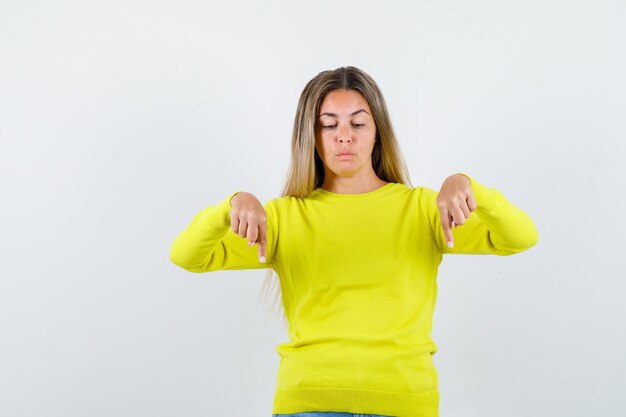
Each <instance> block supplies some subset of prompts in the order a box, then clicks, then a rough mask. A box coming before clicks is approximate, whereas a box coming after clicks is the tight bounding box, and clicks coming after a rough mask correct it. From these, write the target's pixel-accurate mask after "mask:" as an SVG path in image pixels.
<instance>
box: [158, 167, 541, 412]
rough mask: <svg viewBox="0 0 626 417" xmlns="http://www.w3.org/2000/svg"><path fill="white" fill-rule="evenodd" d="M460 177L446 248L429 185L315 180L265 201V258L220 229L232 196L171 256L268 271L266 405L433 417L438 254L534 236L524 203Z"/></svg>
mask: <svg viewBox="0 0 626 417" xmlns="http://www.w3.org/2000/svg"><path fill="white" fill-rule="evenodd" d="M463 175H466V174H463ZM466 176H467V177H468V178H469V179H470V182H471V187H472V190H473V193H474V197H475V199H476V203H477V208H476V210H475V211H474V212H473V213H472V214H471V215H470V217H469V218H468V219H467V220H466V222H465V224H464V225H461V226H459V227H457V228H455V229H453V235H454V247H453V248H451V249H450V248H448V246H447V242H446V241H445V237H444V234H443V229H442V227H441V220H440V215H439V210H438V208H437V205H436V197H437V194H438V193H437V191H435V190H433V189H431V188H428V187H422V186H418V187H414V188H410V187H408V186H407V185H405V184H402V183H387V184H386V185H384V186H382V187H380V188H378V189H376V190H374V191H371V192H367V193H361V194H337V193H333V192H329V191H326V190H324V189H321V188H316V189H315V190H314V191H313V192H312V193H311V194H310V195H309V196H308V197H306V198H296V197H287V196H284V197H278V198H274V199H272V200H270V201H268V202H267V203H265V204H264V208H265V211H266V214H267V253H266V262H265V263H260V262H259V259H258V246H257V245H253V246H252V247H249V246H248V244H247V239H246V238H242V237H239V236H238V235H237V234H236V233H234V232H233V231H232V230H231V229H230V209H231V206H230V199H231V198H232V197H233V196H234V195H235V194H236V193H232V194H230V195H229V196H228V197H227V198H225V199H224V200H223V201H221V202H220V203H219V204H216V205H212V206H209V207H206V208H205V209H204V210H202V211H200V212H199V213H198V214H197V215H196V216H195V218H194V219H193V220H192V222H191V223H190V224H189V225H188V226H187V227H186V228H185V230H184V231H182V233H180V234H179V235H178V237H177V238H176V240H175V241H174V244H173V246H172V248H171V254H170V258H171V260H172V262H173V263H174V264H176V265H178V266H180V267H181V268H184V269H185V270H187V271H191V272H209V271H217V270H222V269H226V270H227V269H231V270H232V269H254V268H256V269H259V268H273V269H274V270H275V271H276V273H277V275H278V277H279V279H280V284H281V289H282V303H283V307H284V312H285V316H286V318H287V320H288V323H289V330H288V333H289V339H290V341H289V342H286V343H281V344H279V345H278V346H277V347H276V352H277V353H278V355H279V356H280V358H281V360H280V365H279V369H278V372H277V381H276V391H275V397H274V405H273V410H272V412H273V413H276V414H289V413H297V412H305V411H335V412H350V413H370V414H382V415H387V416H398V417H436V416H438V406H439V390H438V379H437V371H436V369H435V367H434V365H433V361H432V355H433V354H434V353H435V352H436V351H437V346H436V345H435V343H434V342H433V340H432V339H431V325H432V315H433V310H434V307H435V300H436V296H437V280H436V277H437V270H438V266H439V264H440V263H441V261H442V257H443V255H444V254H448V253H452V254H454V253H456V254H495V255H511V254H514V253H518V252H521V251H524V250H526V249H528V248H530V247H531V246H533V245H534V244H535V243H536V242H537V239H538V236H537V229H536V227H535V225H534V223H533V221H532V220H531V219H530V217H529V216H528V215H527V214H526V213H525V212H524V211H522V210H520V209H519V208H517V207H516V206H514V205H513V204H511V203H510V202H509V201H507V200H506V199H505V197H504V196H503V195H502V194H501V193H500V192H499V191H498V190H496V189H494V188H489V187H486V186H483V185H481V184H480V183H478V182H477V181H476V180H475V179H473V178H471V177H470V176H469V175H466Z"/></svg>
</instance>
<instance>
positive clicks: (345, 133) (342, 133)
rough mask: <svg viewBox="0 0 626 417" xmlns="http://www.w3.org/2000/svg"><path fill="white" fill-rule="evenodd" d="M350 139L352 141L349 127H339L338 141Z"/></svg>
mask: <svg viewBox="0 0 626 417" xmlns="http://www.w3.org/2000/svg"><path fill="white" fill-rule="evenodd" d="M351 141H352V138H350V129H348V128H347V127H344V128H343V129H340V130H339V142H341V143H346V142H351Z"/></svg>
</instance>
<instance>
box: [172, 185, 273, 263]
mask: <svg viewBox="0 0 626 417" xmlns="http://www.w3.org/2000/svg"><path fill="white" fill-rule="evenodd" d="M235 194H237V192H234V193H232V194H230V195H229V196H228V197H227V198H226V199H224V200H222V201H221V202H220V203H219V204H216V205H212V206H209V207H206V208H205V209H203V210H202V211H200V212H199V213H198V214H197V215H196V216H195V217H194V218H193V220H192V221H191V223H190V224H189V225H188V226H187V227H186V228H185V229H184V230H183V231H182V232H181V233H180V234H179V235H178V236H177V237H176V239H175V240H174V243H173V244H172V247H171V250H170V260H171V261H172V263H174V264H175V265H177V266H179V267H181V268H183V269H185V270H187V271H189V272H211V271H218V270H221V269H260V268H272V267H273V262H274V249H275V242H276V239H277V236H278V222H277V219H278V215H277V204H276V203H277V202H278V199H274V200H271V201H269V202H268V203H266V204H265V205H264V208H265V211H266V213H267V254H266V260H265V263H261V262H260V261H259V258H258V249H257V247H256V245H253V246H248V242H247V239H246V238H245V237H243V238H242V237H240V236H239V235H237V234H236V233H235V232H234V231H233V230H232V229H231V221H230V210H231V204H230V200H231V199H232V198H233V197H234V196H235Z"/></svg>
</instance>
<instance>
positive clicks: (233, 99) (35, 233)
mask: <svg viewBox="0 0 626 417" xmlns="http://www.w3.org/2000/svg"><path fill="white" fill-rule="evenodd" d="M625 21H626V6H625V5H624V3H623V2H622V1H620V0H615V1H597V0H595V1H571V0H569V1H566V0H561V1H550V0H532V1H528V0H525V1H505V2H502V1H495V0H494V1H471V2H468V1H404V2H373V1H316V2H308V1H306V2H305V1H263V2H252V1H247V2H241V1H232V2H226V1H223V2H211V1H136V0H124V1H106V2H105V1H101V2H79V1H55V2H45V1H18V0H13V1H8V0H2V1H0V138H1V146H0V185H1V187H0V191H1V192H0V210H1V214H2V215H1V217H0V236H1V246H0V249H1V254H2V255H1V256H2V262H1V263H0V274H1V279H0V416H2V417H25V416H41V417H83V416H92V417H100V416H151V417H169V416H189V417H196V416H198V417H199V416H225V417H226V416H233V417H234V416H251V417H257V416H258V417H269V416H271V408H272V402H273V395H274V389H275V382H276V371H277V367H278V363H279V359H280V358H279V356H278V354H277V353H276V351H275V347H276V345H277V344H279V343H282V342H286V341H287V340H288V338H287V333H286V331H284V329H283V328H282V323H281V318H280V315H278V314H277V313H276V312H272V311H271V303H270V300H263V298H262V283H263V278H264V274H265V270H245V271H218V272H214V273H205V274H193V273H190V272H187V271H184V270H182V269H180V268H178V267H176V266H175V265H173V264H172V263H171V262H170V259H169V251H170V247H171V245H172V243H173V241H174V239H175V238H176V236H177V235H178V233H180V232H181V231H182V230H183V229H184V228H185V227H186V226H187V225H188V224H189V223H190V221H191V220H192V218H193V217H194V216H195V215H196V214H197V213H198V212H199V211H200V210H202V209H203V208H205V207H207V206H209V205H214V204H217V203H219V202H220V201H222V200H223V199H224V198H225V197H226V196H227V195H228V194H229V193H230V192H232V191H237V190H243V191H249V192H252V193H253V194H255V195H256V196H257V197H258V198H259V200H261V201H262V202H263V203H264V202H266V201H267V200H269V199H271V198H274V197H277V196H279V193H280V192H281V190H282V186H283V184H284V180H285V176H286V173H287V167H288V163H289V150H290V146H291V129H292V125H293V117H294V115H295V110H296V104H297V100H298V97H299V95H300V92H301V91H302V89H303V88H304V85H305V84H306V82H308V81H309V80H310V79H311V78H312V77H314V76H315V75H317V73H319V72H320V71H322V70H327V69H334V68H337V67H340V66H346V65H353V66H357V67H359V68H361V69H363V70H364V71H366V72H367V73H369V74H370V75H371V76H372V77H373V78H374V79H375V80H376V81H377V83H378V84H379V86H380V87H381V89H382V92H383V94H384V96H385V98H386V100H387V104H388V107H389V111H390V114H391V118H392V122H393V124H394V127H395V130H396V134H397V136H398V139H399V141H400V146H401V150H402V152H403V154H404V156H405V158H406V162H407V165H408V167H409V171H410V174H411V180H412V183H413V186H417V185H422V186H428V187H431V188H434V189H436V190H437V191H438V190H439V189H440V187H441V184H442V183H443V181H444V180H445V178H446V177H447V176H449V175H451V174H453V173H455V172H459V171H464V172H467V173H469V174H470V175H472V176H473V177H474V178H475V179H476V180H477V181H480V182H481V183H482V184H484V185H486V186H489V187H494V188H496V189H498V190H499V191H501V192H502V193H503V194H504V196H505V197H506V198H507V199H509V201H511V202H512V203H513V204H515V205H517V206H518V207H520V208H522V209H523V210H524V211H526V212H527V213H528V214H529V215H530V216H531V218H532V219H533V220H534V222H535V223H536V225H537V228H538V231H539V242H538V243H537V245H536V246H534V247H533V248H531V249H530V250H528V251H527V252H524V253H521V254H517V255H513V256H509V257H497V256H495V255H486V256H477V255H473V256H470V255H447V256H445V257H444V260H443V263H442V265H441V267H440V269H439V276H438V284H439V296H438V302H437V306H436V309H435V315H434V322H433V326H434V330H433V338H434V341H435V343H436V344H437V345H438V347H439V350H438V352H437V353H436V355H435V356H434V361H435V365H436V367H437V369H438V371H439V377H440V392H441V404H440V409H441V415H442V417H443V416H445V417H452V416H464V417H465V416H476V417H487V416H494V417H495V416H508V417H514V416H520V417H521V416H524V417H526V416H567V417H574V416H581V417H582V416H585V417H588V416H614V415H621V413H623V409H624V407H626V402H625V400H624V395H623V390H624V385H625V383H626V378H625V371H626V361H625V360H624V355H623V352H624V351H625V349H626V342H625V334H624V333H625V332H624V328H625V324H626V320H625V318H626V317H625V316H626V314H625V311H626V308H625V307H624V302H623V300H624V298H625V296H626V284H625V278H626V274H625V273H624V272H625V271H624V269H625V268H624V255H623V247H622V246H621V245H622V241H621V239H622V238H624V226H623V221H624V212H625V205H624V202H625V200H626V197H625V196H624V187H625V184H624V178H626V174H625V173H624V169H623V168H620V169H618V162H619V161H620V160H621V159H623V158H624V155H625V152H624V144H623V141H624V139H625V138H626V122H625V120H626V117H625V115H626V99H625V97H626V82H625V80H624V74H625V73H626V58H625V56H624V39H626V29H625V26H624V22H625ZM473 215H476V214H473ZM364 227H366V225H364ZM281 313H282V312H281Z"/></svg>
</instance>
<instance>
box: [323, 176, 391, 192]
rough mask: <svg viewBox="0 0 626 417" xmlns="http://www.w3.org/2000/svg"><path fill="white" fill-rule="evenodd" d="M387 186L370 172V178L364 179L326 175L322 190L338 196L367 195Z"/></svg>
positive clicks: (385, 182)
mask: <svg viewBox="0 0 626 417" xmlns="http://www.w3.org/2000/svg"><path fill="white" fill-rule="evenodd" d="M385 184H387V181H383V180H381V179H380V178H378V177H377V176H376V174H374V173H373V172H372V175H371V176H368V177H366V178H358V177H356V176H352V177H341V176H337V175H332V174H331V175H328V176H326V178H325V179H324V184H322V187H321V188H322V189H324V190H326V191H330V192H333V193H338V194H361V193H369V192H370V191H374V190H377V189H379V188H380V187H382V186H383V185H385Z"/></svg>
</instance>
